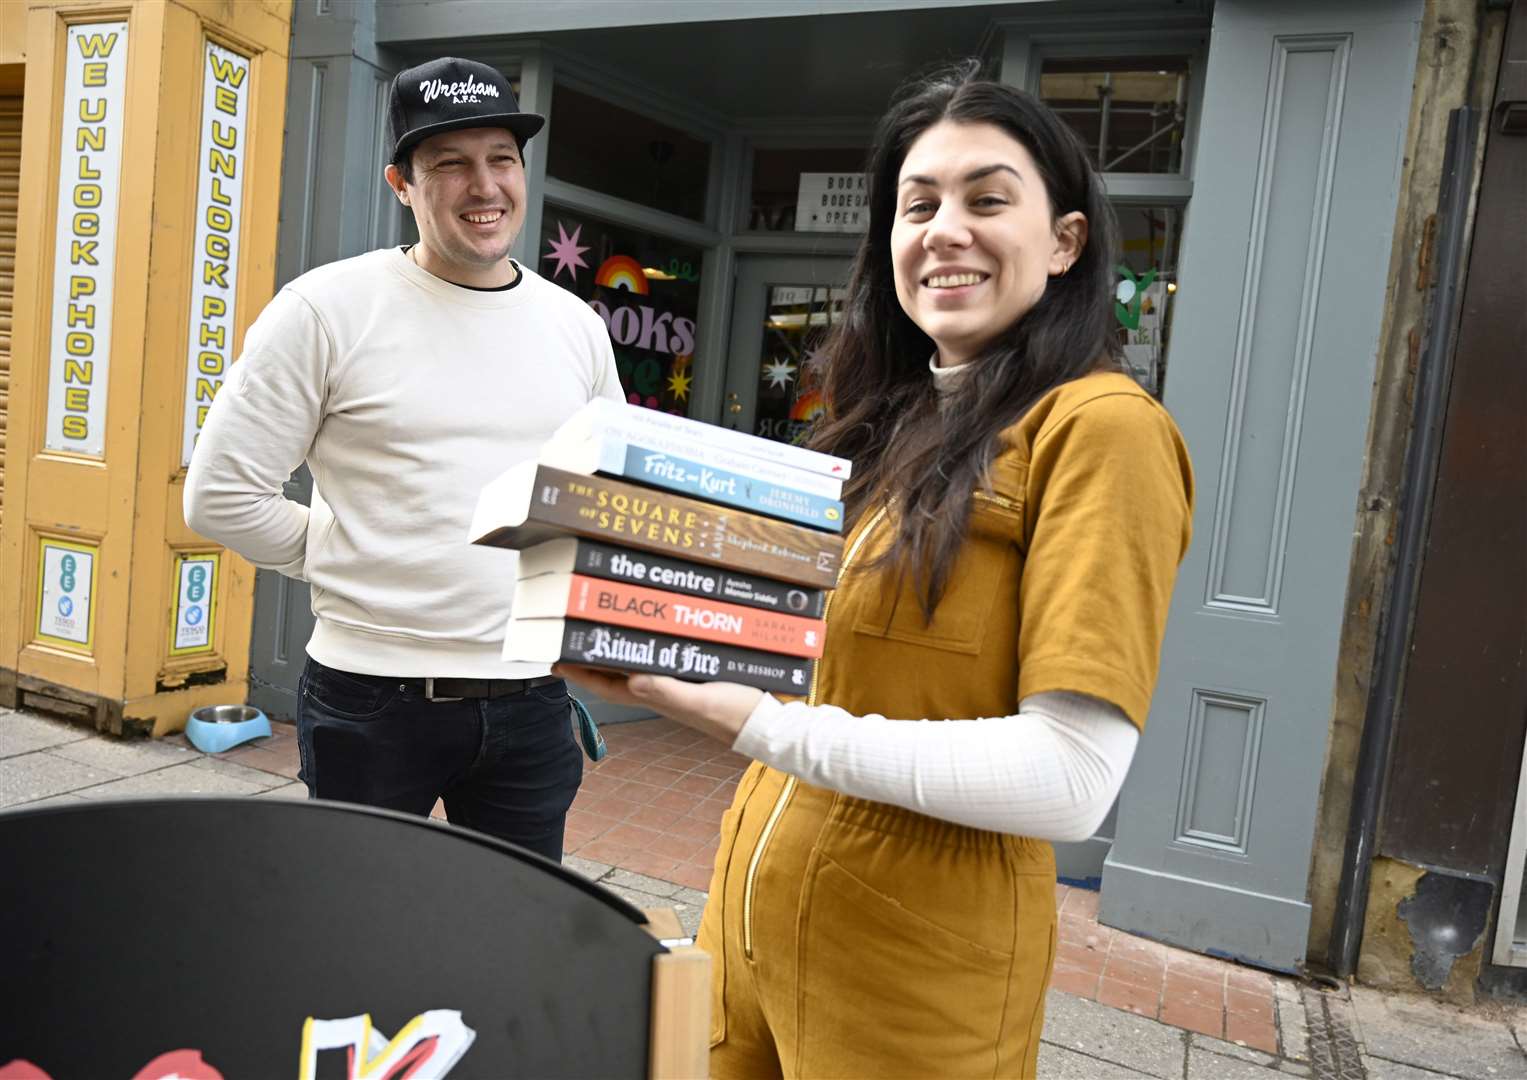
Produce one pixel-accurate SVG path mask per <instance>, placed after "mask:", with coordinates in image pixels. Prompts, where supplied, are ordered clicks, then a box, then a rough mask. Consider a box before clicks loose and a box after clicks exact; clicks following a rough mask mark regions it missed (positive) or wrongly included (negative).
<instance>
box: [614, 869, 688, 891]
mask: <svg viewBox="0 0 1527 1080" xmlns="http://www.w3.org/2000/svg"><path fill="white" fill-rule="evenodd" d="M597 880H598V881H599V884H601V885H604V886H606V887H610V888H614V887H615V886H621V887H622V888H627V889H635V890H636V891H637V892H644V893H651V894H652V895H653V896H660V897H668V896H672V895H673V894H674V893H676V892H678V891H679V889H681V888H682V887H683V886H681V885H675V884H674V883H673V882H671V881H663V880H661V879H659V878H655V877H648V876H647V875H646V874H635V873H632V872H631V871H630V870H611V871H610V872H609V873H608V874H605V875H603V876H602V877H600V878H598V879H597Z"/></svg>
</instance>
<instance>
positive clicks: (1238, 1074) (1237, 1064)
mask: <svg viewBox="0 0 1527 1080" xmlns="http://www.w3.org/2000/svg"><path fill="white" fill-rule="evenodd" d="M1232 1045H1234V1044H1232ZM1277 1072H1278V1069H1277V1066H1275V1065H1273V1064H1271V1063H1269V1064H1266V1065H1259V1064H1257V1063H1256V1062H1253V1061H1246V1060H1244V1059H1242V1058H1238V1057H1227V1056H1225V1055H1224V1054H1216V1053H1214V1052H1213V1051H1210V1050H1205V1049H1203V1048H1202V1047H1199V1046H1193V1047H1190V1048H1189V1049H1188V1072H1187V1078H1188V1080H1268V1077H1270V1076H1274V1075H1276V1074H1277Z"/></svg>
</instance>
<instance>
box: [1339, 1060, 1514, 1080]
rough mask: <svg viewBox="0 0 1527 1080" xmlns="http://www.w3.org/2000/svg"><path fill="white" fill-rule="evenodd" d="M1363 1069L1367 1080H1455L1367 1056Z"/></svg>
mask: <svg viewBox="0 0 1527 1080" xmlns="http://www.w3.org/2000/svg"><path fill="white" fill-rule="evenodd" d="M1363 1068H1365V1069H1367V1070H1368V1080H1455V1078H1453V1077H1452V1076H1451V1075H1450V1074H1449V1073H1439V1072H1432V1071H1431V1070H1430V1069H1418V1068H1416V1067H1415V1066H1414V1065H1402V1064H1401V1063H1400V1062H1398V1061H1385V1060H1384V1059H1383V1058H1376V1057H1369V1056H1367V1055H1364V1057H1363ZM1502 1080H1505V1078H1502Z"/></svg>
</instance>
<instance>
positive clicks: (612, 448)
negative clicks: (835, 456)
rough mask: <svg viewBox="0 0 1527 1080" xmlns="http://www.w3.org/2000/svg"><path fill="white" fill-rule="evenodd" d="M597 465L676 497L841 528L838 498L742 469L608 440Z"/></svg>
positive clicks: (841, 512)
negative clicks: (818, 493) (672, 493)
mask: <svg viewBox="0 0 1527 1080" xmlns="http://www.w3.org/2000/svg"><path fill="white" fill-rule="evenodd" d="M696 449H697V450H699V449H701V448H698V447H697V448H696ZM600 466H601V470H602V471H604V472H608V473H613V474H614V475H617V476H624V477H625V478H626V479H628V480H634V481H636V482H637V483H641V484H652V485H654V486H656V487H661V488H666V489H667V490H669V491H677V492H678V493H679V494H681V495H693V496H695V497H696V498H700V499H705V500H707V501H708V502H718V503H724V504H725V505H727V506H735V507H738V508H740V509H742V510H752V511H754V512H756V513H760V514H767V515H769V516H770V517H777V518H783V519H784V520H786V521H794V522H797V523H799V524H801V525H809V526H811V527H812V528H814V529H826V530H827V531H829V532H842V531H843V504H842V503H841V502H839V501H838V500H837V499H824V498H822V497H821V496H820V495H813V494H811V493H810V492H807V491H803V490H801V489H799V488H791V487H786V486H784V485H781V484H774V483H770V482H768V481H765V480H759V479H757V478H756V477H752V476H748V475H747V474H745V473H736V472H731V471H729V470H726V469H719V468H712V467H710V466H707V465H704V464H702V463H700V462H698V461H693V460H691V459H689V458H685V457H680V456H678V455H675V454H669V453H665V452H663V451H660V450H654V449H652V448H650V447H647V446H640V445H637V444H635V443H622V442H620V441H618V440H614V439H607V440H606V441H605V445H604V447H603V450H602V452H601V455H600Z"/></svg>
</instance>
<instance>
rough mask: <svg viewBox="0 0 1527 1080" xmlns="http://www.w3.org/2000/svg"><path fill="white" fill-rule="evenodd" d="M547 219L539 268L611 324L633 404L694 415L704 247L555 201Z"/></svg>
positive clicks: (628, 397)
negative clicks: (691, 407)
mask: <svg viewBox="0 0 1527 1080" xmlns="http://www.w3.org/2000/svg"><path fill="white" fill-rule="evenodd" d="M541 222H542V223H541V246H540V252H541V265H540V267H539V268H538V270H539V272H540V273H541V275H542V276H543V277H546V278H548V279H550V280H551V281H553V282H555V283H556V284H558V285H561V286H562V287H563V288H564V289H567V290H568V291H569V292H572V293H573V294H574V295H576V296H577V297H578V298H579V299H581V300H583V301H585V302H586V303H587V304H588V305H589V306H590V307H592V308H593V309H594V310H595V311H596V312H598V313H599V317H600V318H601V319H603V320H604V324H605V328H606V329H607V330H608V331H609V333H610V341H611V344H612V345H613V346H614V349H615V363H616V366H617V367H618V368H619V370H620V384H621V386H622V387H623V388H624V389H625V391H626V400H627V401H629V402H630V403H631V404H633V405H642V406H645V407H646V408H649V409H662V410H663V411H664V412H671V413H674V414H676V415H679V416H687V415H688V414H689V405H690V402H691V401H692V400H693V394H692V387H693V383H694V363H695V334H696V329H695V313H696V311H697V310H698V308H699V302H700V258H701V252H700V249H698V248H693V247H689V246H688V245H686V244H682V243H679V242H678V241H675V240H670V239H667V238H666V237H662V236H656V235H654V234H652V233H648V232H643V231H640V230H638V229H628V228H624V227H622V226H619V225H612V224H610V223H609V222H606V221H601V220H599V219H598V218H595V217H592V216H590V215H588V214H584V213H581V212H574V211H569V210H564V209H563V208H561V207H558V206H555V205H552V204H550V203H548V204H547V206H546V211H545V213H544V215H543V216H542V219H541Z"/></svg>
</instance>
